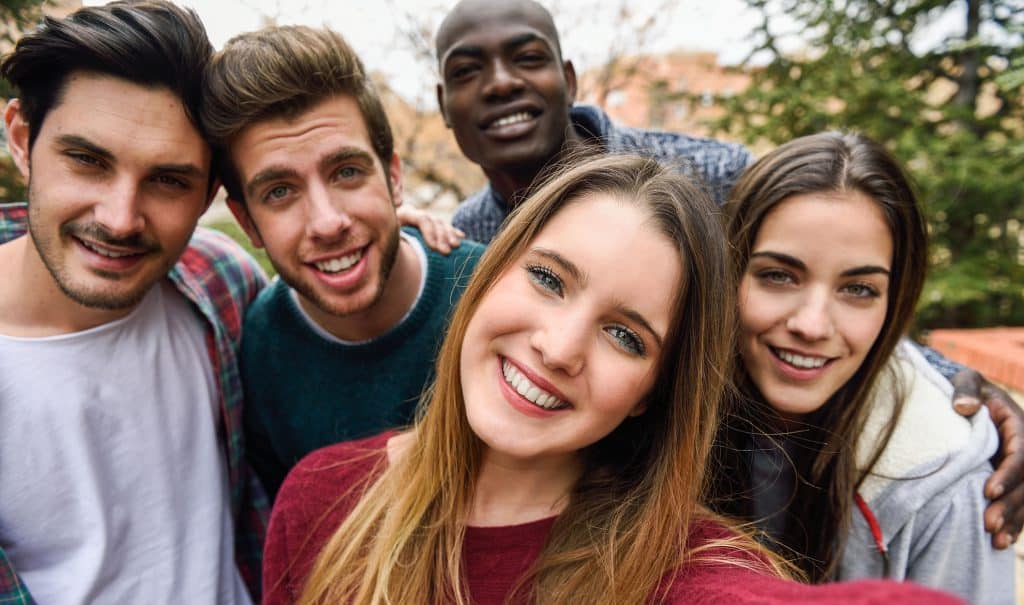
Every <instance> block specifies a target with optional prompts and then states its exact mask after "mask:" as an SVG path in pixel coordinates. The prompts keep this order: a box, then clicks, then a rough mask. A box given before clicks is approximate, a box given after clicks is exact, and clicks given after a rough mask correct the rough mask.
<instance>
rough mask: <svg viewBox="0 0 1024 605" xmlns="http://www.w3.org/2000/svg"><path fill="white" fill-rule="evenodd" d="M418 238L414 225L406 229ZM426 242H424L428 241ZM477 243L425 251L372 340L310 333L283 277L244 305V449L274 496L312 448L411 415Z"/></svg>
mask: <svg viewBox="0 0 1024 605" xmlns="http://www.w3.org/2000/svg"><path fill="white" fill-rule="evenodd" d="M406 233H408V234H411V235H413V236H415V237H416V238H417V239H419V240H420V242H421V243H422V241H423V240H422V238H421V236H420V234H419V232H418V231H415V230H411V229H407V230H406ZM424 248H426V246H424ZM482 252H483V247H482V246H480V245H478V244H476V243H473V242H468V241H467V242H463V244H462V245H461V246H460V247H459V248H456V249H455V250H454V251H452V253H451V254H450V255H448V256H444V255H442V254H440V253H438V252H435V251H433V250H430V249H429V248H426V253H427V276H426V283H425V284H424V286H423V292H422V294H421V295H420V298H419V300H418V301H417V302H416V306H415V307H414V308H413V309H412V311H410V313H409V314H408V315H407V316H406V317H405V319H404V320H403V321H402V323H400V324H399V325H397V326H395V327H394V328H392V329H391V330H390V331H388V332H386V333H384V334H382V335H381V336H379V337H378V338H375V339H373V340H370V341H367V342H363V343H358V344H342V343H340V342H336V341H331V340H327V339H326V338H324V337H323V336H321V335H320V334H318V333H317V332H315V331H314V330H313V329H312V328H311V327H310V325H309V323H308V322H307V320H306V318H305V317H303V315H301V311H300V310H299V309H298V308H297V305H296V302H295V298H294V297H293V295H292V293H291V288H290V287H289V286H288V285H287V284H285V283H284V282H283V281H281V280H280V279H279V280H277V281H275V282H274V283H273V284H272V285H271V286H270V287H268V288H266V289H265V290H264V291H263V292H262V293H260V295H259V297H258V298H257V299H256V301H255V302H254V303H253V304H252V305H251V306H250V307H249V311H248V312H247V313H246V316H245V326H244V329H243V338H242V353H241V357H242V358H241V368H242V381H243V384H244V385H245V407H244V413H243V415H244V420H245V429H246V434H245V437H246V452H247V455H248V456H249V460H250V462H251V463H252V466H253V468H254V469H255V470H256V473H257V474H258V475H259V477H260V479H261V480H262V481H263V485H264V487H265V488H266V490H267V492H268V494H269V495H270V496H271V497H273V496H274V495H275V494H276V493H277V490H278V488H279V487H280V486H281V482H282V481H284V478H285V475H287V474H288V471H289V470H290V469H291V467H292V466H294V465H295V463H296V462H298V461H299V460H300V459H301V458H302V457H303V456H305V455H306V454H308V453H309V452H311V451H313V450H315V449H317V448H320V447H323V446H325V445H330V444H332V443H337V442H339V441H347V440H351V439H357V438H360V437H366V436H368V435H373V434H376V433H379V432H381V431H382V430H384V429H387V428H392V427H397V426H402V425H406V424H408V423H409V422H410V421H411V420H412V416H413V412H414V410H415V407H416V403H417V400H418V399H419V396H420V393H421V392H422V391H423V389H424V387H425V386H426V385H427V384H428V383H429V381H430V380H432V379H433V369H434V358H435V356H436V354H437V351H438V349H439V347H440V345H441V340H442V339H443V337H444V334H445V330H446V329H447V326H448V319H449V316H450V314H451V311H452V309H453V308H454V306H455V303H456V302H457V301H458V299H459V297H460V296H461V295H462V291H463V289H464V288H465V287H466V284H467V283H468V281H469V275H470V273H471V272H472V270H473V267H474V266H475V265H476V262H477V260H478V259H479V256H480V254H481V253H482Z"/></svg>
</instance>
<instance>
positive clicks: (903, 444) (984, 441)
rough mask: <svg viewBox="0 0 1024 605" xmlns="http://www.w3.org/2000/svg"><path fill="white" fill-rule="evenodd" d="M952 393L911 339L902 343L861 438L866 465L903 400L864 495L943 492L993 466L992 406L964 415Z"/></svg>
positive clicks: (873, 400) (875, 395) (878, 387)
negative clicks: (962, 415)
mask: <svg viewBox="0 0 1024 605" xmlns="http://www.w3.org/2000/svg"><path fill="white" fill-rule="evenodd" d="M951 396H952V386H951V385H950V384H949V383H948V382H947V381H946V380H945V379H944V378H943V377H942V376H941V375H939V374H938V372H937V371H935V369H934V368H932V367H931V366H929V365H928V363H927V362H926V361H925V359H924V358H923V356H922V355H921V353H920V351H918V350H917V349H916V348H915V347H914V346H913V345H911V344H909V343H907V342H903V343H901V344H900V346H899V347H897V349H896V352H895V353H894V354H893V357H892V358H891V359H890V361H889V363H888V364H887V366H886V368H885V370H884V372H883V375H882V376H881V377H880V378H879V380H878V381H877V382H876V385H875V387H874V389H873V393H872V398H871V400H870V402H869V404H870V405H871V409H870V411H869V412H868V418H867V420H866V423H865V427H864V431H863V433H862V435H861V437H860V438H859V440H858V443H857V463H858V466H859V467H861V468H864V467H866V465H867V463H868V461H869V458H870V456H871V454H872V452H874V451H875V449H876V448H877V444H878V440H879V439H880V438H881V437H882V436H883V435H884V434H885V432H886V429H887V428H888V427H889V425H890V424H891V423H892V420H893V415H894V413H895V410H896V406H897V403H901V404H902V410H901V411H900V412H899V416H898V418H897V420H896V427H895V430H894V431H893V434H892V436H891V438H890V439H889V442H888V443H887V444H885V447H884V449H883V450H882V453H881V455H880V457H879V459H878V461H877V462H876V463H875V465H874V467H872V468H871V469H870V472H869V474H868V475H867V477H866V478H865V480H864V482H863V483H862V485H861V494H862V495H863V496H864V498H865V500H867V501H868V502H872V501H873V500H875V499H876V498H878V497H879V496H880V495H881V494H882V493H883V492H889V491H892V490H898V491H901V492H903V493H906V492H907V490H911V491H916V492H919V494H920V495H922V496H923V495H924V494H925V493H930V494H941V493H944V492H948V488H949V486H951V485H955V484H957V483H960V482H961V479H962V478H963V477H966V476H967V475H970V474H972V473H975V472H978V471H987V470H988V469H989V466H988V459H989V457H991V455H992V454H993V453H994V452H995V449H996V447H997V446H998V436H997V435H996V432H995V427H994V426H993V425H992V423H991V421H990V420H989V418H988V413H987V410H985V409H982V410H981V411H979V412H978V413H977V414H975V416H974V417H973V418H970V419H967V418H963V417H961V416H960V415H959V414H957V413H956V412H955V411H954V410H953V407H952V405H951V403H950V401H951ZM978 497H979V498H980V497H981V495H980V493H979V494H978ZM918 504H920V502H918ZM915 506H916V505H915Z"/></svg>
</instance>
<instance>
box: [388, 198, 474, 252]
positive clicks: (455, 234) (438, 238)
mask: <svg viewBox="0 0 1024 605" xmlns="http://www.w3.org/2000/svg"><path fill="white" fill-rule="evenodd" d="M397 214H398V220H399V222H401V224H403V225H408V226H410V227H415V228H417V229H419V231H420V234H421V235H422V236H423V241H424V242H426V244H427V246H429V247H430V248H431V249H433V250H437V251H438V252H440V253H441V254H445V255H447V254H449V253H451V251H452V249H453V248H458V247H459V245H460V244H461V243H462V239H463V238H465V237H466V234H465V233H463V232H462V230H461V229H456V228H455V227H453V226H452V225H451V224H450V223H448V222H447V221H445V220H444V219H442V218H440V217H437V216H434V215H433V214H430V213H429V212H425V211H423V210H417V209H415V208H411V207H408V206H404V205H403V206H400V207H399V208H398V211H397Z"/></svg>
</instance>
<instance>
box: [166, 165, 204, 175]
mask: <svg viewBox="0 0 1024 605" xmlns="http://www.w3.org/2000/svg"><path fill="white" fill-rule="evenodd" d="M153 172H155V173H157V174H177V175H179V176H183V177H189V178H192V177H195V178H205V177H206V176H207V175H206V174H205V173H204V172H203V171H202V170H201V169H200V168H199V167H198V166H196V165H195V164H160V165H159V166H155V167H154V168H153Z"/></svg>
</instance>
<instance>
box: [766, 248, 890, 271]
mask: <svg viewBox="0 0 1024 605" xmlns="http://www.w3.org/2000/svg"><path fill="white" fill-rule="evenodd" d="M759 256H764V257H767V258H770V259H773V260H776V261H778V262H780V263H782V264H784V265H789V266H790V267H793V268H794V269H800V270H801V271H806V270H807V265H805V264H804V263H803V261H801V260H799V259H797V258H795V257H792V256H790V255H788V254H783V253H781V252H771V251H768V250H765V251H762V252H754V253H753V254H751V255H750V258H755V257H759ZM877 273H881V274H884V275H889V270H888V269H886V268H885V267H879V266H878V265H864V266H862V267H854V268H852V269H847V270H846V271H843V272H842V273H840V274H839V275H840V276H841V277H856V276H858V275H874V274H877Z"/></svg>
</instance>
